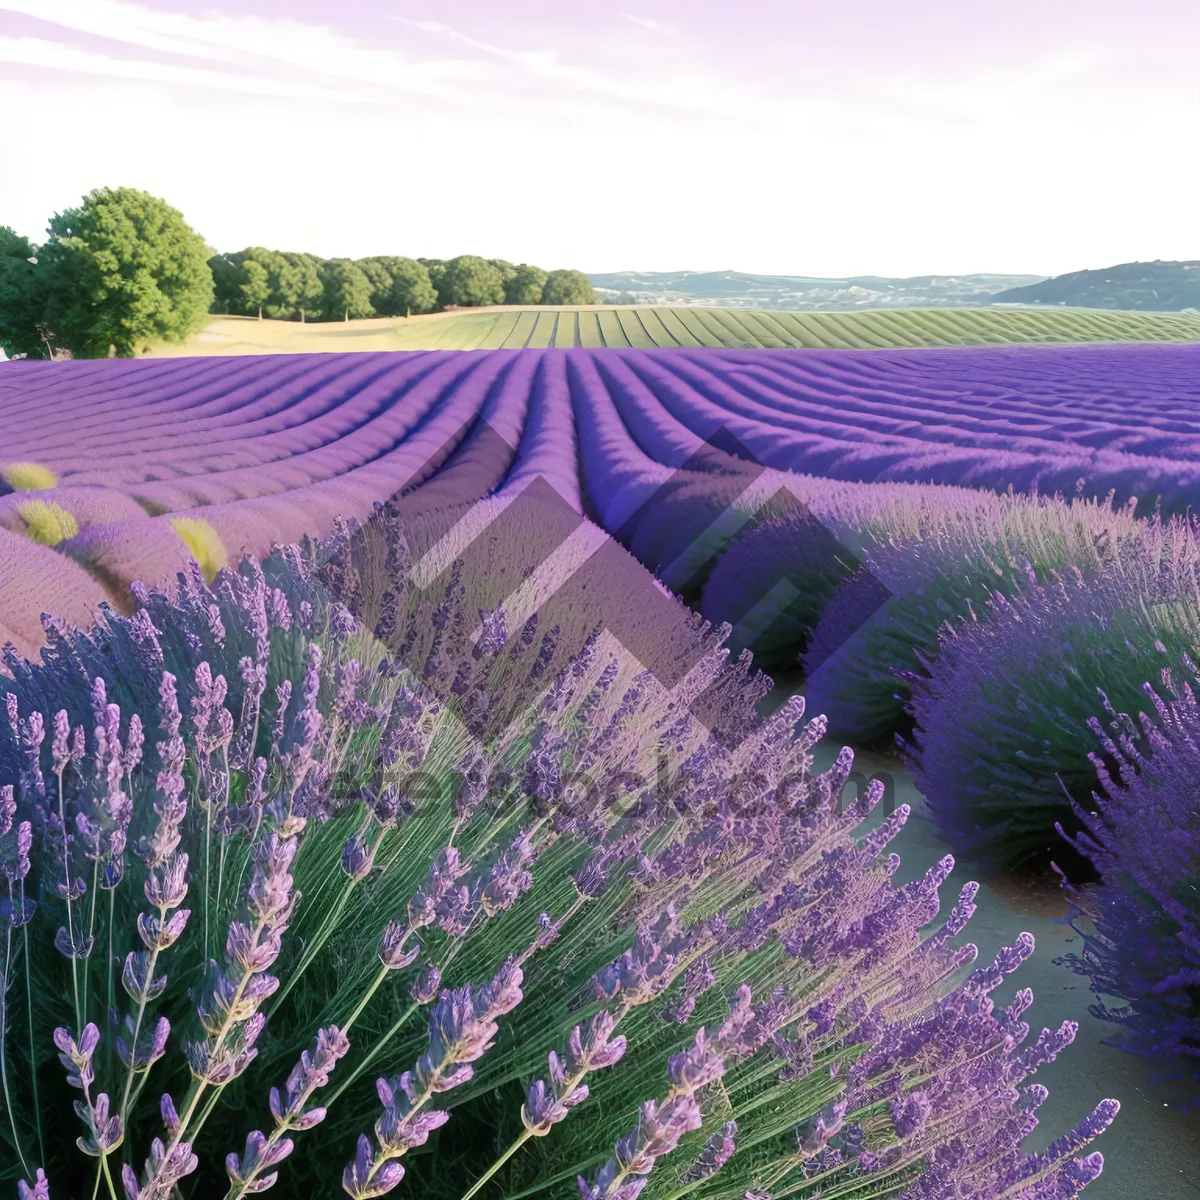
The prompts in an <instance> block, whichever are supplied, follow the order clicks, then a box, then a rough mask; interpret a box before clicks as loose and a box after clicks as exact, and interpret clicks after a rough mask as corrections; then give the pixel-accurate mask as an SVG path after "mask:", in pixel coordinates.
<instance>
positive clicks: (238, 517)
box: [0, 313, 1200, 646]
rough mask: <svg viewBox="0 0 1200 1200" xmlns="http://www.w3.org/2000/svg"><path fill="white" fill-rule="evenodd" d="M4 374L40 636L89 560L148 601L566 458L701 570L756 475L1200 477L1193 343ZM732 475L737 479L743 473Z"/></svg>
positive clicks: (558, 482)
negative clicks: (201, 574)
mask: <svg viewBox="0 0 1200 1200" xmlns="http://www.w3.org/2000/svg"><path fill="white" fill-rule="evenodd" d="M601 315H603V316H606V317H608V318H609V319H610V320H615V319H616V317H615V314H613V313H604V314H601ZM0 388H3V391H0V403H2V404H3V407H4V411H5V415H6V441H5V446H4V454H5V459H6V460H7V465H5V464H0V476H2V477H3V478H4V479H7V481H8V483H7V487H8V488H9V491H10V494H8V495H6V496H3V497H0V527H2V528H3V529H4V530H6V531H7V532H6V533H5V538H6V544H7V549H6V550H5V554H6V555H7V557H8V558H10V559H12V562H13V563H14V564H15V563H17V562H18V561H22V562H25V563H26V564H27V571H26V572H25V577H24V582H23V583H21V584H19V585H18V584H17V583H15V582H12V581H11V580H10V583H9V585H8V586H9V587H10V589H11V588H14V587H19V588H20V589H21V590H22V594H23V595H25V597H26V602H25V603H24V604H23V607H21V611H22V612H23V613H24V614H25V617H24V618H23V619H22V620H23V622H24V625H23V628H22V629H15V628H13V627H12V622H14V621H16V620H17V618H16V617H15V616H12V615H11V614H9V613H5V620H6V624H7V625H8V633H9V634H10V635H19V636H14V640H15V641H16V642H17V643H18V644H24V645H26V646H29V645H35V644H37V642H38V641H39V638H40V629H39V628H38V627H37V624H36V618H37V615H38V614H40V612H42V611H44V610H48V609H49V607H50V606H51V601H52V600H53V592H51V593H50V594H47V593H46V591H45V589H47V588H53V589H54V590H61V589H62V588H63V586H64V584H63V581H62V579H61V575H62V573H63V570H64V569H66V570H68V571H69V572H72V573H73V578H72V580H71V581H70V588H69V589H68V590H70V592H71V595H72V596H73V597H74V599H73V601H72V603H73V605H74V609H79V608H80V607H81V605H83V604H84V600H85V598H86V596H87V595H93V596H94V598H95V599H96V600H97V601H98V600H99V599H101V598H108V599H109V600H110V602H113V603H122V602H123V601H124V598H125V596H126V595H127V592H128V587H129V584H130V583H131V582H132V581H133V580H135V579H141V580H143V581H146V582H151V583H159V582H161V581H162V580H164V579H172V578H173V577H174V575H175V573H176V572H177V571H178V570H179V569H181V566H182V565H183V564H185V563H186V562H187V561H189V560H190V559H195V560H196V561H198V562H200V564H201V565H202V567H204V568H205V569H206V571H208V572H209V573H211V572H212V571H214V570H216V569H217V568H219V567H220V566H221V565H222V564H223V563H225V562H229V561H236V560H237V559H238V558H240V556H241V554H242V553H243V552H252V553H254V554H257V555H263V554H265V553H266V552H267V551H268V550H269V549H270V547H271V545H272V544H275V543H281V542H287V541H291V540H294V539H296V538H298V537H300V536H301V535H302V534H305V533H310V534H313V535H324V534H326V533H327V532H328V531H329V529H330V528H331V527H332V525H333V523H334V520H335V518H338V517H344V518H357V519H360V520H362V519H365V518H367V517H369V516H370V514H371V513H372V512H373V507H374V505H375V504H376V503H377V502H382V501H385V500H387V499H389V498H390V497H393V496H395V495H397V494H399V493H401V492H403V493H405V504H406V505H407V506H408V507H409V509H410V510H416V509H423V510H428V511H432V510H434V509H452V508H454V506H456V505H462V504H465V503H470V502H474V501H476V500H479V499H481V498H487V497H491V498H496V497H500V498H505V497H508V498H511V497H512V496H514V495H516V494H517V493H519V492H520V491H522V490H523V489H524V488H525V487H527V486H528V485H529V484H530V483H531V481H534V480H535V479H537V478H538V477H540V478H541V479H542V480H543V481H545V482H547V483H548V484H549V486H550V487H551V488H552V489H553V490H554V491H555V492H556V493H557V494H558V496H559V498H560V500H561V501H562V503H563V504H565V505H566V507H567V508H569V509H570V510H571V511H572V512H574V513H576V514H580V515H584V514H586V515H587V516H589V517H592V518H594V519H596V520H597V521H598V522H599V523H600V524H601V525H603V526H604V527H605V528H606V529H607V530H609V531H610V532H615V533H617V534H618V535H619V536H620V539H621V540H622V541H624V542H625V543H626V544H627V545H629V546H630V547H631V548H632V549H633V551H634V553H635V554H636V555H637V556H638V557H639V558H641V559H642V561H643V562H645V563H646V565H647V566H650V567H651V568H652V569H654V570H656V571H657V572H658V573H659V574H660V575H662V576H663V577H664V578H667V580H668V582H669V583H672V584H673V585H674V584H676V583H678V580H679V579H682V578H685V577H686V575H687V571H688V569H690V568H689V567H688V563H689V562H690V559H689V558H688V553H690V552H688V551H687V548H686V546H684V545H682V544H679V535H678V530H675V531H674V532H672V531H671V530H670V528H669V526H670V525H671V523H672V522H673V521H675V522H678V523H679V528H690V529H691V530H692V533H693V534H694V535H695V536H696V537H699V535H700V534H701V533H702V532H704V530H705V529H706V528H707V525H708V524H709V523H710V522H712V521H714V520H717V518H718V517H719V516H720V512H721V510H722V509H723V508H725V507H727V506H728V505H729V504H730V503H732V502H734V501H735V500H737V499H738V497H739V496H742V493H743V492H746V494H747V496H749V495H750V494H751V493H753V496H756V497H757V499H753V498H751V499H746V498H745V497H743V508H744V509H745V511H744V512H743V514H742V517H741V518H740V519H742V520H744V519H747V518H748V514H749V513H750V512H751V511H752V510H753V509H754V506H755V504H760V503H762V502H763V501H764V500H765V498H766V497H767V495H768V493H770V492H773V491H776V490H778V488H779V487H781V486H785V487H787V488H788V490H790V491H791V492H792V494H793V495H795V496H797V497H799V498H801V499H802V500H803V501H804V503H805V504H808V505H810V506H812V507H814V508H816V509H818V510H820V511H823V512H831V511H833V510H834V509H837V508H838V507H839V506H841V507H844V506H845V505H846V504H847V503H850V501H849V500H848V499H847V495H848V491H847V489H849V491H850V492H853V491H854V490H855V489H863V488H868V489H871V488H874V489H884V490H885V491H887V490H889V489H890V490H895V489H900V490H901V491H904V490H905V489H908V490H911V489H913V488H914V487H915V488H917V489H918V490H919V489H920V488H922V487H928V486H929V485H931V484H935V485H940V486H941V487H942V488H946V487H949V488H954V489H963V488H971V489H980V488H984V489H992V491H993V492H1003V491H1005V490H1006V489H1007V488H1008V487H1010V486H1012V487H1013V488H1015V489H1016V491H1017V492H1018V493H1031V492H1035V491H1036V492H1038V493H1041V494H1050V493H1054V492H1062V493H1065V494H1067V495H1072V494H1079V495H1083V496H1085V497H1103V496H1105V495H1106V493H1110V492H1111V493H1112V494H1113V496H1114V497H1115V499H1116V501H1117V502H1118V503H1123V502H1125V501H1127V500H1130V499H1132V498H1137V499H1138V500H1139V501H1141V502H1142V505H1143V508H1145V507H1149V506H1151V505H1152V504H1153V502H1154V500H1155V499H1157V500H1159V501H1161V503H1162V506H1163V509H1164V511H1178V510H1182V509H1184V508H1186V507H1188V506H1189V505H1191V504H1193V503H1194V502H1195V499H1196V497H1197V496H1200V418H1198V417H1197V416H1196V413H1197V411H1198V408H1197V402H1198V401H1200V347H1191V346H1095V347H1087V346H1082V347H1064V348H1038V349H1024V350H1019V349H1014V348H992V349H988V348H973V349H928V350H895V351H880V352H873V353H865V352H855V351H844V350H843V351H814V350H808V351H784V352H780V353H778V354H773V355H763V354H761V353H758V352H753V353H751V352H745V351H740V350H735V349H724V350H653V351H648V350H641V349H626V350H624V351H603V352H598V351H592V350H587V349H576V350H571V351H565V352H559V351H554V350H525V351H516V352H511V351H494V352H491V353H486V354H462V353H456V352H452V351H430V352H421V353H410V354H336V355H321V356H314V357H292V356H279V355H275V356H264V357H256V358H231V359H210V358H205V359H192V360H159V361H133V362H129V361H111V360H110V361H99V362H83V361H81V362H74V363H70V362H68V363H58V364H49V363H14V364H11V365H10V366H8V367H6V368H5V369H4V371H3V373H2V379H0ZM764 468H765V469H766V472H767V475H766V482H760V483H756V484H753V486H752V480H751V478H750V476H747V475H746V474H745V472H747V471H749V472H750V473H751V475H754V474H755V473H756V472H761V471H763V470H764ZM714 475H715V476H719V477H724V478H726V479H727V480H730V479H731V480H733V481H734V483H732V484H727V485H724V492H722V493H721V495H720V496H719V497H718V498H717V499H714V498H713V496H712V495H710V494H709V493H711V492H712V488H713V478H714ZM735 485H736V486H735ZM730 488H732V490H730ZM697 489H699V491H700V492H704V493H705V494H706V496H707V499H706V500H705V501H704V503H698V502H697V503H692V502H691V501H688V500H687V498H686V497H687V495H689V494H692V493H695V492H697ZM747 489H749V491H747ZM717 491H718V492H721V489H720V488H718V489H717ZM963 494H967V493H963ZM972 494H977V493H972ZM714 505H715V507H714ZM651 511H652V512H653V514H654V515H653V516H652V517H648V516H647V515H646V514H647V513H648V512H651ZM680 513H684V514H690V515H686V519H685V518H684V517H680V516H679V514H680ZM696 513H700V514H702V516H703V519H701V518H700V517H697V516H695V514H696ZM671 514H675V516H672V515H671ZM639 522H640V524H639ZM689 522H690V524H689ZM697 522H699V523H698V524H697ZM736 525H737V521H736V520H735V521H734V522H733V525H732V526H731V529H730V531H728V532H727V533H726V534H724V535H721V536H725V537H726V538H728V536H732V533H733V532H736ZM660 526H661V527H662V528H661V531H660V533H655V534H653V535H652V534H650V533H648V532H647V530H649V529H651V528H652V527H653V528H656V529H657V528H659V527H660ZM713 536H717V535H716V534H714V535H713ZM663 537H667V541H668V542H669V543H670V545H671V546H674V547H675V549H674V550H673V551H672V554H671V555H668V554H667V552H666V549H664V547H665V546H666V544H667V543H664V542H663V541H662V538H663ZM656 539H657V540H656ZM702 540H703V539H702ZM49 546H53V547H55V550H54V551H50V550H48V549H47V547H49ZM21 547H25V548H26V549H25V550H24V551H23V552H22V551H21ZM22 553H23V554H24V557H22ZM676 560H678V561H676ZM681 572H682V574H681ZM7 574H8V575H9V576H10V577H11V578H12V580H15V579H16V577H17V575H18V574H20V573H19V572H16V571H15V569H14V570H13V571H9V572H7ZM39 580H43V581H44V586H43V583H39V582H38V581H39ZM89 589H90V590H89ZM30 619H33V621H34V626H33V627H29V620H30Z"/></svg>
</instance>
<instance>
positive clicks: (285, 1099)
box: [225, 1025, 350, 1200]
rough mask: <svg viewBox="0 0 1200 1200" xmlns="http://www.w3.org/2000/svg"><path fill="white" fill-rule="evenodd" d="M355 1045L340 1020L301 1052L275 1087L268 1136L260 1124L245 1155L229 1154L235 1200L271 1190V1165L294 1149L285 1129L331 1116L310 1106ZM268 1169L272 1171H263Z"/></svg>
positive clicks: (227, 1160) (227, 1161) (227, 1162)
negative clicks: (272, 1121) (284, 1081)
mask: <svg viewBox="0 0 1200 1200" xmlns="http://www.w3.org/2000/svg"><path fill="white" fill-rule="evenodd" d="M349 1049H350V1043H349V1041H348V1040H347V1038H346V1035H345V1034H344V1033H342V1031H341V1030H340V1029H338V1027H337V1026H336V1025H330V1026H329V1027H328V1028H326V1029H322V1030H320V1031H319V1032H318V1033H317V1038H316V1042H315V1043H314V1045H313V1048H312V1050H311V1051H309V1050H305V1051H304V1053H303V1054H301V1055H300V1061H299V1062H298V1063H297V1064H296V1065H295V1067H293V1068H292V1073H291V1074H290V1075H289V1076H288V1079H287V1084H286V1086H285V1088H284V1092H283V1095H282V1096H281V1095H280V1093H279V1089H278V1088H272V1089H271V1115H272V1116H273V1117H274V1118H275V1129H274V1131H273V1132H272V1133H271V1135H270V1137H267V1136H266V1135H265V1134H263V1133H262V1132H260V1131H259V1130H257V1129H256V1130H254V1132H253V1133H251V1134H250V1135H249V1136H248V1137H247V1138H246V1149H245V1152H244V1153H243V1154H242V1155H241V1157H239V1156H238V1155H237V1154H229V1155H227V1156H226V1158H225V1170H226V1171H227V1172H228V1174H229V1178H230V1180H231V1181H232V1186H231V1187H230V1189H229V1196H230V1200H237V1197H239V1196H244V1195H247V1194H249V1193H256V1192H265V1191H266V1190H267V1189H268V1188H270V1187H272V1186H273V1185H274V1183H275V1181H276V1179H277V1178H278V1177H279V1173H278V1172H277V1171H271V1168H272V1167H274V1166H277V1165H278V1164H279V1163H281V1162H283V1160H284V1159H285V1158H287V1156H288V1155H289V1154H291V1152H292V1147H293V1142H292V1139H291V1138H290V1137H286V1136H285V1135H286V1134H287V1133H289V1132H291V1131H293V1130H296V1131H299V1130H304V1129H312V1128H313V1126H314V1125H319V1124H320V1123H321V1122H322V1121H323V1120H324V1119H325V1109H324V1108H321V1107H320V1106H313V1107H312V1108H308V1107H306V1106H307V1104H308V1101H309V1099H310V1098H311V1096H312V1094H313V1092H315V1091H317V1089H318V1088H323V1087H324V1086H325V1085H326V1084H327V1083H328V1082H329V1076H330V1075H331V1074H332V1072H333V1069H334V1067H335V1066H337V1064H338V1061H339V1060H340V1059H342V1058H344V1057H345V1056H346V1053H347V1052H348V1051H349ZM264 1171H268V1172H270V1173H269V1174H263V1172H264Z"/></svg>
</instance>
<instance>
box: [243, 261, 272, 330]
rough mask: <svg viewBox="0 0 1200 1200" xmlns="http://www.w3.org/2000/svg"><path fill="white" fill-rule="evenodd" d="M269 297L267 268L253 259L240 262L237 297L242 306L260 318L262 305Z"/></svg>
mask: <svg viewBox="0 0 1200 1200" xmlns="http://www.w3.org/2000/svg"><path fill="white" fill-rule="evenodd" d="M270 298H271V277H270V275H268V274H267V268H266V267H264V266H263V265H262V263H260V262H255V261H254V259H252V258H251V259H248V260H247V261H246V262H245V263H243V264H242V280H241V282H240V283H239V284H238V299H239V300H240V301H241V304H242V307H243V308H245V309H250V310H253V311H255V312H257V313H258V319H259V320H260V321H261V320H262V315H263V305H264V304H266V302H267V301H268V300H269V299H270Z"/></svg>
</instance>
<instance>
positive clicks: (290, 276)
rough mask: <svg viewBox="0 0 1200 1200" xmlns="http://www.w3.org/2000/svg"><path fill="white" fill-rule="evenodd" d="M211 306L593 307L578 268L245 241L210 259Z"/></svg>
mask: <svg viewBox="0 0 1200 1200" xmlns="http://www.w3.org/2000/svg"><path fill="white" fill-rule="evenodd" d="M208 265H209V268H210V269H211V270H212V275H213V285H214V290H215V294H214V299H213V311H214V312H218V313H235V314H242V315H246V316H256V315H257V316H259V317H263V316H266V317H272V318H275V319H277V320H278V319H282V320H300V321H343V320H344V321H349V320H354V319H358V318H363V317H376V316H378V317H409V316H413V315H414V314H418V313H428V312H436V311H437V310H439V309H445V308H452V307H453V308H471V307H477V306H479V305H485V304H555V305H561V304H595V303H596V293H595V291H594V290H593V288H592V285H591V283H589V282H588V278H587V276H586V275H584V274H583V272H582V271H570V270H567V271H545V270H543V269H542V268H541V267H536V266H533V265H532V264H530V263H510V262H506V261H505V260H504V259H502V258H481V257H479V256H478V255H476V254H462V255H459V256H458V257H457V258H451V259H448V260H447V259H440V258H398V257H394V256H388V255H377V256H374V257H371V258H358V259H349V258H328V259H321V258H317V257H315V256H314V255H311V254H295V253H288V252H286V251H279V250H265V249H263V248H262V247H261V246H251V247H248V248H247V249H245V250H241V251H238V252H237V253H236V254H218V255H216V256H214V257H213V258H211V259H209V262H208Z"/></svg>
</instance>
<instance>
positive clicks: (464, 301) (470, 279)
mask: <svg viewBox="0 0 1200 1200" xmlns="http://www.w3.org/2000/svg"><path fill="white" fill-rule="evenodd" d="M437 292H438V299H439V300H440V301H441V303H442V305H443V306H446V305H449V304H454V305H459V306H462V307H467V308H474V307H477V306H479V305H481V304H503V303H504V277H503V276H502V275H501V273H500V271H499V269H498V268H497V267H495V266H493V264H492V263H490V262H488V260H487V259H486V258H480V257H479V256H478V255H477V254H460V255H459V256H458V257H457V258H452V259H451V260H450V261H449V262H448V263H447V264H446V269H445V272H444V274H443V275H442V277H441V280H440V281H439V282H438V283H437Z"/></svg>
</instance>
